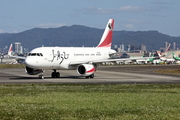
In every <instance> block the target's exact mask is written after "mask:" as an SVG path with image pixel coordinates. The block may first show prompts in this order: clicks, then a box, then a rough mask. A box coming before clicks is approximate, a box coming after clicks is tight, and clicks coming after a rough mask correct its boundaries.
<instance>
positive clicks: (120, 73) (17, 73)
mask: <svg viewBox="0 0 180 120" xmlns="http://www.w3.org/2000/svg"><path fill="white" fill-rule="evenodd" d="M161 69H180V66H179V65H158V66H156V65H145V66H144V65H122V66H100V67H98V69H97V71H96V72H95V77H94V78H93V79H86V78H85V77H81V76H79V75H78V74H77V73H76V71H74V70H59V71H58V72H60V74H61V78H51V72H52V70H46V71H45V73H44V76H45V78H44V79H38V75H33V76H32V75H27V74H26V73H25V69H24V68H11V69H10V68H8V69H0V84H22V83H42V84H45V83H52V84H54V83H55V84H56V83H60V84H67V83H73V84H109V83H112V84H116V83H119V84H124V83H127V84H139V83H140V84H180V76H179V75H163V74H157V73H154V71H155V70H161Z"/></svg>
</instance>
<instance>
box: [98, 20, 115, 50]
mask: <svg viewBox="0 0 180 120" xmlns="http://www.w3.org/2000/svg"><path fill="white" fill-rule="evenodd" d="M113 29H114V19H109V21H108V23H107V25H106V29H105V31H104V33H103V36H102V38H101V41H100V42H99V45H98V46H97V47H105V48H111V45H112V34H113Z"/></svg>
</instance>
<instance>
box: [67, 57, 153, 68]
mask: <svg viewBox="0 0 180 120" xmlns="http://www.w3.org/2000/svg"><path fill="white" fill-rule="evenodd" d="M149 58H154V57H133V58H122V59H121V58H120V59H106V60H92V61H72V62H70V63H69V65H70V66H73V65H79V64H89V63H91V64H93V63H96V64H100V63H103V62H120V61H128V60H132V61H136V60H147V59H149Z"/></svg>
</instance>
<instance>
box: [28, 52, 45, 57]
mask: <svg viewBox="0 0 180 120" xmlns="http://www.w3.org/2000/svg"><path fill="white" fill-rule="evenodd" d="M28 56H43V54H42V53H28Z"/></svg>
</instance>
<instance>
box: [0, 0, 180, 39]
mask: <svg viewBox="0 0 180 120" xmlns="http://www.w3.org/2000/svg"><path fill="white" fill-rule="evenodd" d="M179 12H180V0H0V33H17V32H22V31H25V30H29V29H32V28H35V27H36V28H37V27H38V28H57V27H61V26H64V25H66V26H71V25H75V24H78V25H85V26H88V27H93V28H100V29H104V28H105V26H106V24H107V21H108V20H109V19H110V18H113V19H115V30H127V31H148V30H157V31H159V32H161V33H163V34H168V35H171V36H180V13H179Z"/></svg>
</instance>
